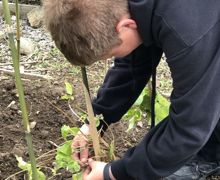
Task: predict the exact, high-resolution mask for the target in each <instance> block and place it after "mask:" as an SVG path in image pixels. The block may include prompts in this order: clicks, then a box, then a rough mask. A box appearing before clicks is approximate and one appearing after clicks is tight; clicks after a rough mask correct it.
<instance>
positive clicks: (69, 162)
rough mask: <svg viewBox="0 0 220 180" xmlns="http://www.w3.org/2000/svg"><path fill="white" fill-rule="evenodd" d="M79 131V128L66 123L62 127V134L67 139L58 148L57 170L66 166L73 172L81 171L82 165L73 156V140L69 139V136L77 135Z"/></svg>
mask: <svg viewBox="0 0 220 180" xmlns="http://www.w3.org/2000/svg"><path fill="white" fill-rule="evenodd" d="M78 131H79V128H76V127H73V128H71V127H69V126H66V125H64V126H63V127H62V128H61V135H62V137H63V139H64V140H65V143H64V144H63V145H62V146H60V147H58V148H57V153H56V157H55V159H56V165H57V167H56V168H57V170H58V169H60V168H64V169H66V170H68V171H70V172H71V173H73V174H74V173H78V172H79V171H80V165H79V164H78V162H77V161H74V160H73V158H72V149H71V143H72V141H71V140H67V137H68V136H75V135H76V134H77V133H78Z"/></svg>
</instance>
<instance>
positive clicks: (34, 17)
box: [27, 7, 44, 28]
mask: <svg viewBox="0 0 220 180" xmlns="http://www.w3.org/2000/svg"><path fill="white" fill-rule="evenodd" d="M43 16H44V13H43V9H42V8H40V7H37V8H34V9H32V10H31V11H30V12H29V13H28V14H27V18H28V22H29V23H30V26H31V27H33V28H39V27H41V26H42V24H43Z"/></svg>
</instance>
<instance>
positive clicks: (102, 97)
mask: <svg viewBox="0 0 220 180" xmlns="http://www.w3.org/2000/svg"><path fill="white" fill-rule="evenodd" d="M151 51H152V47H148V48H147V47H145V46H144V45H141V46H139V47H138V48H137V49H136V50H134V51H133V52H132V53H131V54H130V55H128V56H126V57H124V58H116V60H115V64H114V66H113V67H112V68H111V69H110V70H109V71H108V73H107V75H106V77H105V80H104V83H103V85H102V87H101V88H100V89H99V91H98V95H97V98H96V99H94V100H93V108H94V112H95V114H102V115H103V117H104V121H105V122H101V125H100V127H99V128H102V129H103V130H105V129H106V128H107V125H106V123H107V124H108V125H109V124H111V123H114V122H117V121H118V120H119V119H120V118H121V117H122V116H123V115H124V114H125V113H126V112H127V110H128V109H129V108H130V107H131V106H132V104H133V103H134V102H135V100H136V99H137V98H138V96H139V95H140V93H141V92H142V90H143V88H144V87H145V85H146V83H147V82H148V80H149V78H150V76H151V72H152V58H151ZM157 51H158V52H157V55H158V56H157V59H156V62H155V65H157V64H158V62H159V60H160V57H161V54H162V52H161V50H160V49H157Z"/></svg>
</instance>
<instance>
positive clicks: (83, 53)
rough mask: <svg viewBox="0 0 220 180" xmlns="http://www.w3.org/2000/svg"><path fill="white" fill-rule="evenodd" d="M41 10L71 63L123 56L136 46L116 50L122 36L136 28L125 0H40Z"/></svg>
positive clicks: (57, 43) (55, 38)
mask: <svg viewBox="0 0 220 180" xmlns="http://www.w3.org/2000/svg"><path fill="white" fill-rule="evenodd" d="M44 11H45V12H44V13H45V24H46V26H47V28H48V29H49V31H50V32H51V35H52V38H53V40H54V41H55V43H56V45H57V47H58V48H59V49H60V50H61V52H62V53H63V54H64V55H65V57H66V58H67V59H68V60H69V61H70V62H71V63H72V64H75V65H80V66H85V65H90V64H92V63H94V62H95V61H97V60H100V59H103V58H105V57H110V56H112V55H119V56H123V55H126V54H128V53H129V52H130V51H131V50H132V49H134V48H135V47H136V46H137V45H135V47H132V49H130V50H124V49H122V50H120V47H121V46H123V38H124V36H125V38H126V37H127V38H128V36H130V34H129V31H130V30H132V29H133V30H135V31H136V23H135V22H134V21H133V20H131V19H129V13H128V2H127V0H44ZM125 31H126V32H127V35H124V34H126V33H124V32H125ZM131 39H132V38H131ZM127 43H129V41H128V42H127ZM115 47H117V48H115ZM122 48H123V47H122ZM123 51H125V52H123ZM128 51H129V52H128Z"/></svg>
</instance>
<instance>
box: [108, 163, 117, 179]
mask: <svg viewBox="0 0 220 180" xmlns="http://www.w3.org/2000/svg"><path fill="white" fill-rule="evenodd" d="M109 176H110V178H111V180H116V178H115V177H114V176H113V174H112V170H111V165H110V167H109Z"/></svg>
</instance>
